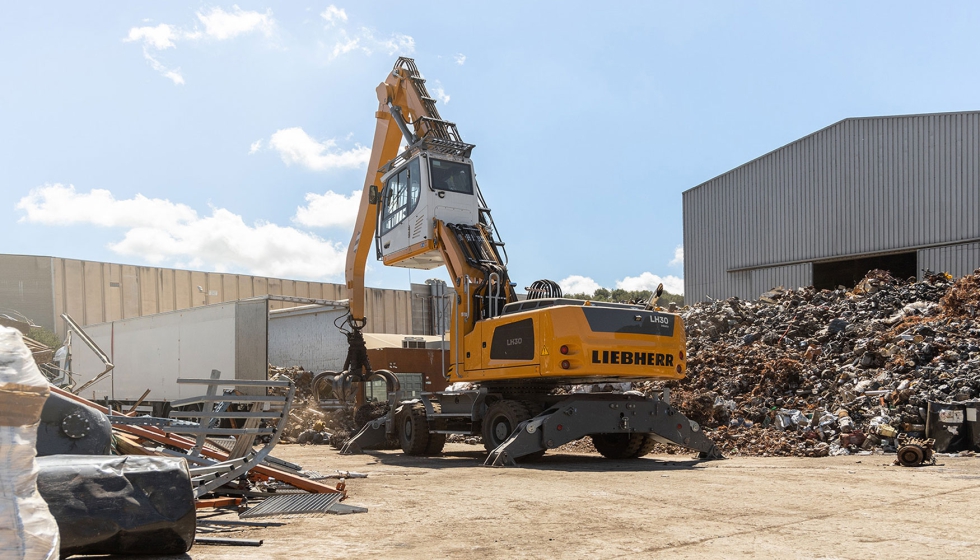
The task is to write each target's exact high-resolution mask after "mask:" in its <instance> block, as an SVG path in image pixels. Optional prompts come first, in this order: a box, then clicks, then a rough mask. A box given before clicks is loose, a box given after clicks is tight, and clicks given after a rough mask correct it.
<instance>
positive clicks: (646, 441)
mask: <svg viewBox="0 0 980 560" xmlns="http://www.w3.org/2000/svg"><path fill="white" fill-rule="evenodd" d="M658 443H660V442H658V441H657V440H655V439H653V436H652V435H650V434H643V443H641V444H640V448H639V449H637V450H636V453H634V454H633V455H632V456H633V457H635V458H637V459H639V458H640V457H643V456H645V455H649V454H650V452H651V451H653V448H654V447H655V446H656V445H657V444H658Z"/></svg>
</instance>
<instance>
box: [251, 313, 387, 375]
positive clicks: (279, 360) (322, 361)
mask: <svg viewBox="0 0 980 560" xmlns="http://www.w3.org/2000/svg"><path fill="white" fill-rule="evenodd" d="M346 314H347V308H342V309H332V308H315V309H311V310H307V311H301V310H296V311H280V312H275V313H272V314H270V315H269V363H271V364H273V365H275V366H285V367H288V366H303V368H304V369H306V370H307V371H312V372H320V371H340V370H342V369H344V360H346V359H347V338H346V337H345V336H344V335H343V334H342V333H341V332H340V331H339V330H337V329H336V328H334V321H336V320H338V319H339V318H341V317H343V316H344V315H346ZM375 367H382V366H378V365H375Z"/></svg>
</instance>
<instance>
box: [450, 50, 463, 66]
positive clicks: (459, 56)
mask: <svg viewBox="0 0 980 560" xmlns="http://www.w3.org/2000/svg"><path fill="white" fill-rule="evenodd" d="M453 60H455V61H456V64H459V65H460V66H462V65H464V64H466V55H465V54H463V53H459V54H457V55H456V56H454V57H453Z"/></svg>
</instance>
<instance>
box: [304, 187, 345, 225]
mask: <svg viewBox="0 0 980 560" xmlns="http://www.w3.org/2000/svg"><path fill="white" fill-rule="evenodd" d="M359 195H360V193H358V192H357V191H354V192H352V193H351V194H350V196H344V195H342V194H337V193H335V192H333V191H327V192H325V193H324V194H316V193H306V203H307V204H306V206H300V207H299V208H297V209H296V215H295V216H293V221H294V222H296V223H297V224H300V225H303V226H306V227H342V228H346V229H351V228H352V227H354V222H355V221H357V210H358V206H360V203H361V198H360V196H359Z"/></svg>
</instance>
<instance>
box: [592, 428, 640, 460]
mask: <svg viewBox="0 0 980 560" xmlns="http://www.w3.org/2000/svg"><path fill="white" fill-rule="evenodd" d="M645 435H646V434H635V433H628V434H627V433H615V434H592V436H590V437H591V438H592V445H594V446H595V449H596V451H598V452H599V453H600V454H601V455H602V456H603V457H605V458H606V459H635V458H636V457H637V453H639V451H640V449H641V448H642V446H643V444H644V443H645V441H646V437H645Z"/></svg>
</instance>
